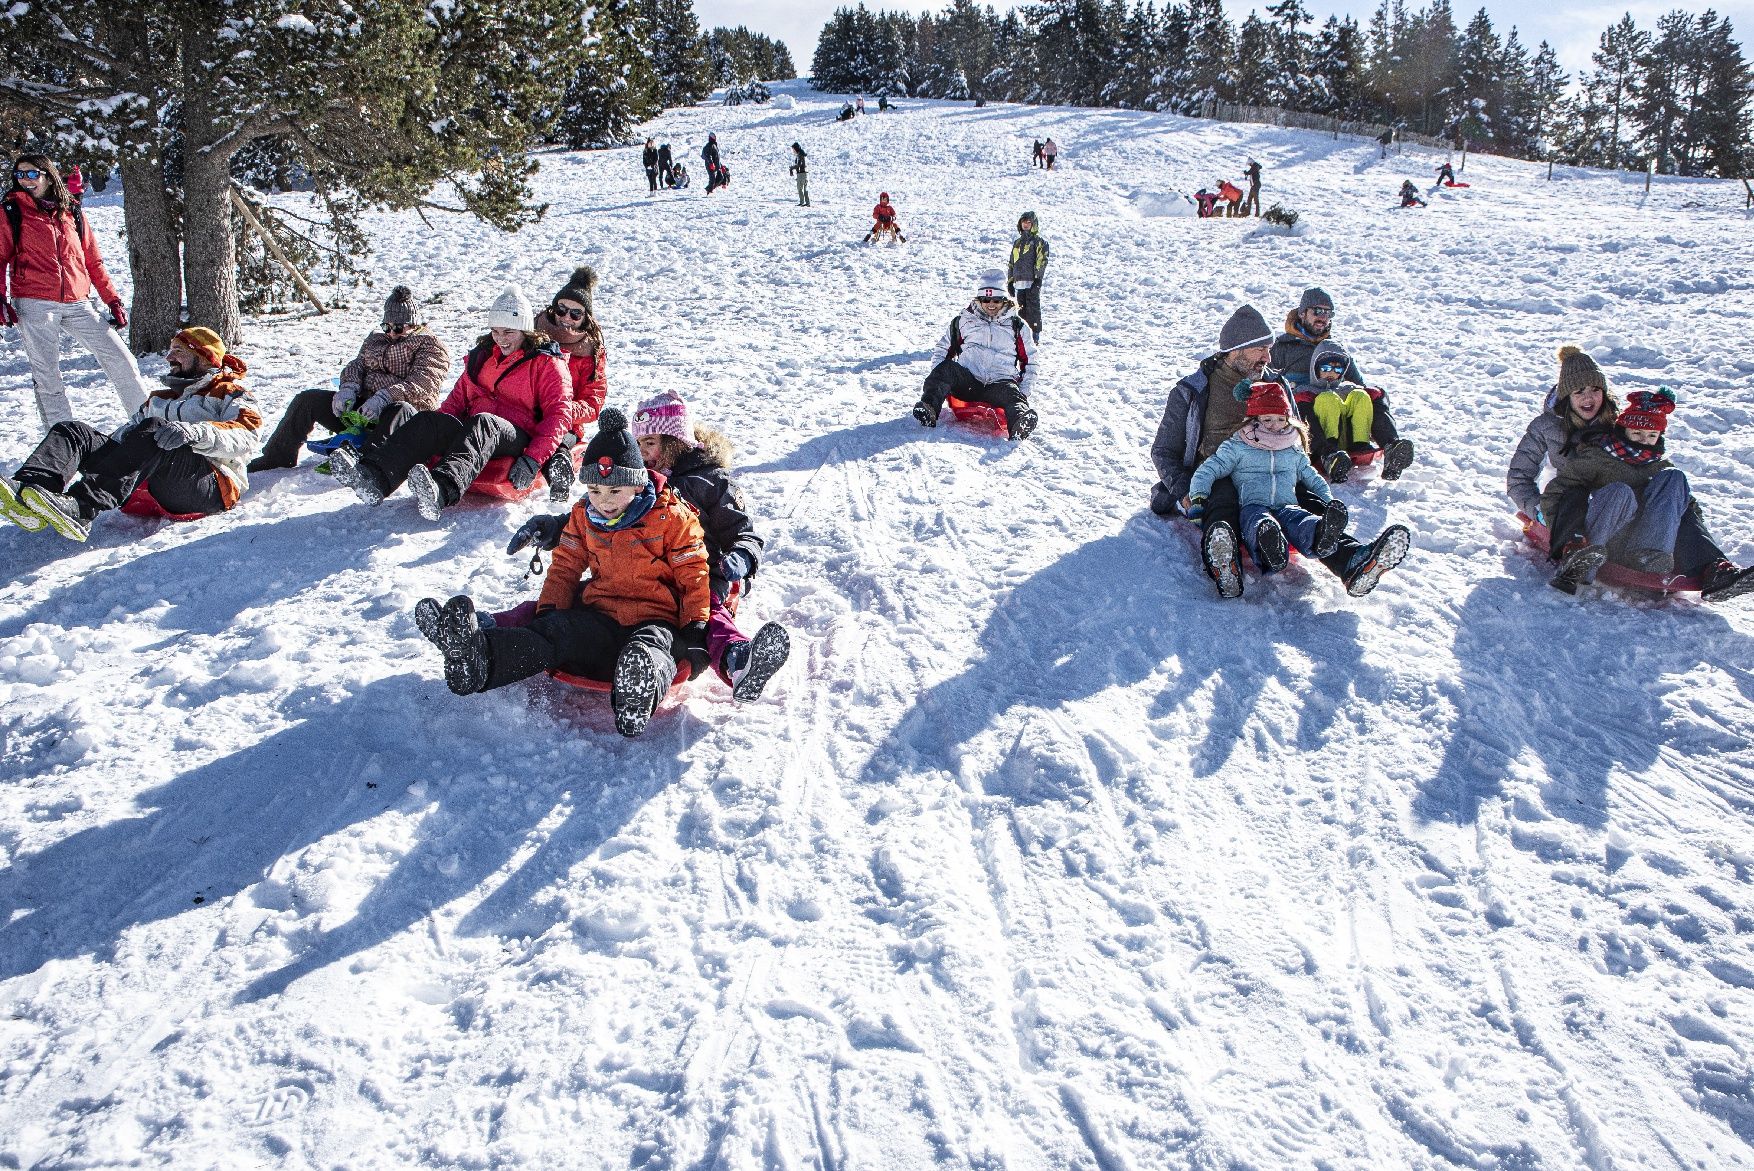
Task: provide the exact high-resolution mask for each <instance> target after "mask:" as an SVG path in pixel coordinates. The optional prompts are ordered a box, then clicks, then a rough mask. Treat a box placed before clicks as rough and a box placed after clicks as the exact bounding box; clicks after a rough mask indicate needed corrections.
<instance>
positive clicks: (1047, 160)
mask: <svg viewBox="0 0 1754 1171" xmlns="http://www.w3.org/2000/svg"><path fill="white" fill-rule="evenodd" d="M1041 157H1042V161H1043V163H1044V164H1045V165H1046V166H1047V169H1048V170H1050V171H1051V170H1053V169H1054V160H1055V159H1057V158H1059V157H1060V146H1059V144H1058V143H1057V142H1055V141H1054V140H1053V139H1051V138H1050V139H1048V140H1047V141H1046V142H1044V143H1042V144H1041Z"/></svg>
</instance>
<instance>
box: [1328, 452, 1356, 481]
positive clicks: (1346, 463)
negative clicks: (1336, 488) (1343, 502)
mask: <svg viewBox="0 0 1754 1171" xmlns="http://www.w3.org/2000/svg"><path fill="white" fill-rule="evenodd" d="M1322 474H1323V475H1324V476H1326V477H1327V478H1328V483H1330V484H1344V483H1345V482H1346V481H1347V480H1349V479H1351V478H1352V457H1351V456H1350V455H1348V454H1346V453H1345V452H1343V451H1331V452H1329V453H1328V454H1327V455H1325V456H1323V457H1322Z"/></svg>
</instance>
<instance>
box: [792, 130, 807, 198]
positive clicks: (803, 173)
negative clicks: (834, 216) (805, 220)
mask: <svg viewBox="0 0 1754 1171" xmlns="http://www.w3.org/2000/svg"><path fill="white" fill-rule="evenodd" d="M792 174H793V175H796V176H797V178H798V206H799V207H809V206H810V159H809V156H807V155H806V154H805V153H804V148H803V147H802V146H800V145H798V144H797V143H795V142H794V143H793V144H792Z"/></svg>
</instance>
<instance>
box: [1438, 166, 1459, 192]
mask: <svg viewBox="0 0 1754 1171" xmlns="http://www.w3.org/2000/svg"><path fill="white" fill-rule="evenodd" d="M1437 181H1438V182H1439V183H1442V184H1443V185H1444V186H1445V187H1454V186H1455V185H1456V172H1455V168H1454V167H1452V166H1450V165H1449V164H1448V163H1444V164H1443V165H1442V166H1440V167H1438V168H1437Z"/></svg>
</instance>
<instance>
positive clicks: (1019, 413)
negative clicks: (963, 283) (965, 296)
mask: <svg viewBox="0 0 1754 1171" xmlns="http://www.w3.org/2000/svg"><path fill="white" fill-rule="evenodd" d="M1015 308H1016V304H1015V303H1014V302H1013V301H1012V300H1011V296H1010V294H1009V293H1007V292H1006V291H1005V273H1004V270H1003V269H997V268H991V269H988V270H987V271H986V272H983V273H982V274H981V276H980V280H979V281H978V282H977V283H976V284H975V290H974V299H973V300H972V301H970V302H969V303H968V307H967V308H966V309H964V310H963V311H962V312H961V313H959V314H957V315H956V317H955V318H954V319H953V320H952V321H951V322H950V327H949V328H948V329H946V330H945V331H944V336H943V337H941V338H939V339H938V345H937V348H936V349H934V350H933V351H932V371H931V373H929V374H927V375H926V384H925V386H924V387H923V388H921V391H920V401H919V402H917V403H915V404H914V418H916V419H918V420H919V422H920V426H922V427H936V426H937V425H938V414H939V412H941V411H942V410H943V409H944V400H945V399H947V398H950V397H952V396H954V397H956V398H959V399H961V400H962V401H963V402H970V403H987V404H989V405H991V406H995V407H998V408H999V409H1000V410H1002V411H1004V412H1005V433H1006V437H1007V438H1009V439H1012V440H1017V439H1027V438H1028V437H1029V433H1030V432H1031V431H1034V430H1035V424H1036V413H1035V408H1034V407H1032V406H1030V405H1029V392H1030V390H1031V388H1032V387H1033V386H1034V383H1035V369H1034V365H1033V364H1034V361H1035V335H1034V333H1033V332H1031V330H1030V328H1029V326H1028V325H1027V324H1026V323H1025V322H1024V320H1023V319H1022V318H1021V317H1019V316H1017V315H1016V313H1014V312H1013V310H1014V309H1015Z"/></svg>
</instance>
